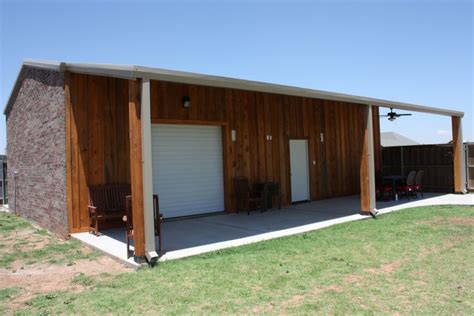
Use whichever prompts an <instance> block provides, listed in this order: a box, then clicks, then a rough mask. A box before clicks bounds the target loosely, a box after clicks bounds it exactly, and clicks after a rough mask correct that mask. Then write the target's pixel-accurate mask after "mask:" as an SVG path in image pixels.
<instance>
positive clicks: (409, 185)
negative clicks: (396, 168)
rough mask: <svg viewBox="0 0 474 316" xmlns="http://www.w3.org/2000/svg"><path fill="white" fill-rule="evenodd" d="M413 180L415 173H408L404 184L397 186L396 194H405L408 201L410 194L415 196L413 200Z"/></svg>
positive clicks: (414, 187) (414, 190)
mask: <svg viewBox="0 0 474 316" xmlns="http://www.w3.org/2000/svg"><path fill="white" fill-rule="evenodd" d="M415 178H416V171H410V173H408V176H407V181H406V183H404V184H401V185H397V192H399V193H405V195H406V197H407V199H408V200H410V194H415V198H416V185H415Z"/></svg>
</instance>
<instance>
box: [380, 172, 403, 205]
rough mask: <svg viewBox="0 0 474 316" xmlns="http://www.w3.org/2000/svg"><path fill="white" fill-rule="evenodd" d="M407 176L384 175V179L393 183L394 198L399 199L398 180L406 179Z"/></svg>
mask: <svg viewBox="0 0 474 316" xmlns="http://www.w3.org/2000/svg"><path fill="white" fill-rule="evenodd" d="M406 178H407V177H405V176H401V175H389V176H384V177H383V180H384V181H385V180H387V181H390V182H391V183H392V199H394V200H398V195H397V182H399V181H406Z"/></svg>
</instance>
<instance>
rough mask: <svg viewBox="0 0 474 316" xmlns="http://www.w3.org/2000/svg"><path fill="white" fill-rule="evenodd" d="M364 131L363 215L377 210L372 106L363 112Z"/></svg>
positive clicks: (362, 167)
mask: <svg viewBox="0 0 474 316" xmlns="http://www.w3.org/2000/svg"><path fill="white" fill-rule="evenodd" d="M362 119H363V120H364V124H363V127H364V130H363V131H362V136H363V142H362V150H361V158H360V208H361V211H362V213H363V214H369V213H371V212H374V211H375V209H376V205H375V170H374V168H375V162H374V135H373V125H372V106H371V105H367V106H366V107H365V109H364V111H363V118H362Z"/></svg>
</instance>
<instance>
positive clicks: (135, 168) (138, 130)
mask: <svg viewBox="0 0 474 316" xmlns="http://www.w3.org/2000/svg"><path fill="white" fill-rule="evenodd" d="M128 110H129V125H130V172H131V177H130V178H131V188H132V197H133V198H132V208H133V235H134V236H133V237H134V247H135V254H134V258H135V261H136V262H144V261H145V225H144V207H143V170H142V127H141V126H142V125H141V119H142V117H141V116H142V113H141V112H142V111H141V110H142V109H141V81H140V80H129V82H128Z"/></svg>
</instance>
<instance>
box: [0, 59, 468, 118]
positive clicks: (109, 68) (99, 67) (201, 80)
mask: <svg viewBox="0 0 474 316" xmlns="http://www.w3.org/2000/svg"><path fill="white" fill-rule="evenodd" d="M24 67H34V68H42V69H49V70H54V71H60V72H64V71H70V72H74V73H82V74H90V75H99V76H107V77H116V78H122V79H137V78H148V79H151V80H163V81H169V82H179V83H187V84H196V85H204V86H210V87H220V88H232V89H240V90H249V91H258V92H267V93H275V94H284V95H291V96H300V97H308V98H317V99H325V100H332V101H341V102H350V103H359V104H370V105H375V106H381V107H387V108H396V109H402V110H407V111H415V112H424V113H431V114H438V115H446V116H459V117H463V116H464V112H461V111H455V110H451V109H445V108H438V107H430V106H424V105H418V104H412V103H405V102H398V101H390V100H383V99H377V98H369V97H362V96H356V95H349V94H344V93H336V92H328V91H322V90H315V89H307V88H299V87H293V86H287V85H280V84H274V83H266V82H259V81H250V80H242V79H234V78H228V77H219V76H210V75H203V74H197V73H190V72H183V71H174V70H166V69H161V68H151V67H142V66H129V65H108V64H83V63H66V62H57V61H42V60H32V59H26V60H25V61H24V62H23V64H22V68H21V70H20V74H21V71H22V70H23V69H24ZM20 74H19V75H18V78H17V81H16V82H15V87H16V85H17V84H18V79H19V77H20ZM15 87H14V88H13V90H12V94H11V95H10V98H9V100H8V102H7V105H6V107H5V110H4V113H6V112H7V111H8V109H9V107H10V103H11V101H12V96H13V94H14V91H15Z"/></svg>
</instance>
